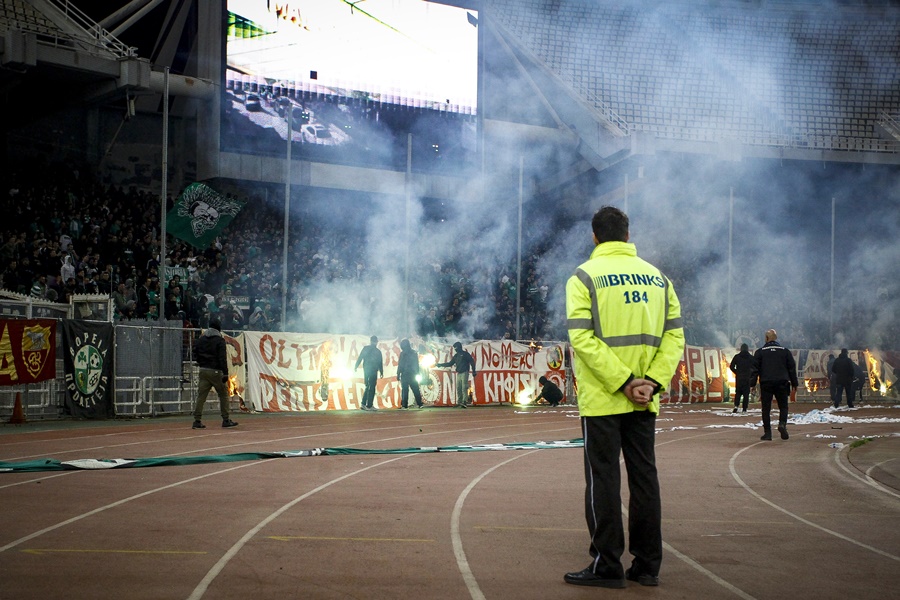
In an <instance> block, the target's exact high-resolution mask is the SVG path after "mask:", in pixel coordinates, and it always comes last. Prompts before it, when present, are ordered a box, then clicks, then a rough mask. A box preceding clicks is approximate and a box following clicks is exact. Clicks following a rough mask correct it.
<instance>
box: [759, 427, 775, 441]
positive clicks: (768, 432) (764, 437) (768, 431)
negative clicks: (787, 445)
mask: <svg viewBox="0 0 900 600" xmlns="http://www.w3.org/2000/svg"><path fill="white" fill-rule="evenodd" d="M759 439H761V440H771V439H772V430H771V429H766V432H765V433H764V434H762V436H761V437H760V438H759Z"/></svg>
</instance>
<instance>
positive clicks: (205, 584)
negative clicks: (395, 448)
mask: <svg viewBox="0 0 900 600" xmlns="http://www.w3.org/2000/svg"><path fill="white" fill-rule="evenodd" d="M410 456H416V455H415V454H404V455H403V456H398V457H396V458H390V459H388V460H384V461H381V462H380V463H378V464H374V465H369V466H368V467H364V468H362V469H357V470H356V471H353V472H352V473H347V474H346V475H341V476H340V477H337V478H335V479H332V480H331V481H329V482H327V483H323V484H322V485H320V486H319V487H317V488H315V489H312V490H310V491H308V492H306V493H305V494H303V495H302V496H298V497H296V498H294V499H293V500H291V501H290V502H288V503H287V504H285V505H284V506H282V507H281V508H279V509H278V510H276V511H275V512H273V513H272V514H270V515H269V516H268V517H266V518H265V519H263V520H262V521H260V522H259V523H257V525H256V527H254V528H253V529H251V530H250V531H248V532H247V533H245V534H244V535H243V537H241V539H239V540H238V541H237V542H235V543H234V545H233V546H232V547H231V548H229V549H228V551H227V552H225V554H223V555H222V558H220V559H219V560H218V561H217V562H216V564H214V565H213V566H212V568H211V569H210V570H209V571H207V573H206V575H205V576H204V577H203V579H201V580H200V583H198V584H197V587H195V588H194V591H193V592H191V595H190V596H188V600H198V599H199V598H202V597H203V594H205V593H206V590H207V589H208V588H209V585H210V584H211V583H212V582H213V580H214V579H215V578H216V577H218V576H219V573H221V572H222V569H224V568H225V566H226V565H227V564H228V563H229V561H231V559H232V558H234V556H235V555H236V554H237V553H238V552H240V550H241V548H243V547H244V546H245V545H246V544H247V542H248V541H250V539H251V538H253V536H255V535H256V534H257V533H259V531H260V530H261V529H262V528H263V527H265V526H266V525H268V524H269V523H271V522H272V521H274V520H275V519H277V518H278V517H280V516H281V515H282V514H284V512H285V511H287V510H288V509H290V508H291V507H292V506H294V505H295V504H297V503H298V502H301V501H303V500H305V499H306V498H309V497H310V496H312V495H313V494H315V493H317V492H320V491H322V490H324V489H325V488H327V487H330V486H332V485H334V484H335V483H339V482H341V481H343V480H345V479H347V478H349V477H353V476H354V475H359V474H360V473H363V472H365V471H368V470H369V469H374V468H376V467H380V466H382V465H386V464H388V463H392V462H394V461H397V460H401V459H404V458H409V457H410Z"/></svg>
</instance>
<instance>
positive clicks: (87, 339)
mask: <svg viewBox="0 0 900 600" xmlns="http://www.w3.org/2000/svg"><path fill="white" fill-rule="evenodd" d="M62 333H63V354H64V355H65V356H64V357H63V364H64V366H65V373H66V408H67V409H68V412H69V414H71V415H72V416H73V417H81V418H85V419H105V418H108V417H114V416H115V414H116V411H115V396H114V395H113V376H112V371H113V356H114V352H113V326H112V324H110V323H92V322H90V321H72V320H66V321H63V322H62Z"/></svg>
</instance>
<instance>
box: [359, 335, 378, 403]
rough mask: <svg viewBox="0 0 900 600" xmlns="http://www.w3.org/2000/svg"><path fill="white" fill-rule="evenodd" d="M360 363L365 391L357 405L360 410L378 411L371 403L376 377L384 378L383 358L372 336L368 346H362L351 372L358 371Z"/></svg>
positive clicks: (374, 337) (376, 382)
mask: <svg viewBox="0 0 900 600" xmlns="http://www.w3.org/2000/svg"><path fill="white" fill-rule="evenodd" d="M360 363H362V366H363V376H364V378H365V379H364V381H365V384H366V389H365V391H364V392H363V397H362V401H361V402H360V404H359V408H360V409H361V410H378V409H377V408H375V405H374V404H373V402H374V401H375V387H376V386H377V385H378V377H379V376H380V377H384V357H383V356H382V354H381V350H379V349H378V338H377V337H376V336H374V335H373V336H372V337H370V338H369V345H368V346H364V347H363V349H362V350H361V351H360V353H359V358H357V359H356V366H354V367H353V370H354V371H356V370H357V369H359V365H360Z"/></svg>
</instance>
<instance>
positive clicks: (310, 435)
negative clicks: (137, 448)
mask: <svg viewBox="0 0 900 600" xmlns="http://www.w3.org/2000/svg"><path fill="white" fill-rule="evenodd" d="M510 420H512V419H502V420H500V419H498V420H497V421H492V422H493V423H503V422H504V421H510ZM475 422H476V423H481V422H483V421H475ZM547 422H548V423H550V422H552V421H547ZM413 424H415V423H413ZM410 426H411V424H409V423H404V424H402V425H391V426H388V427H369V428H366V429H353V430H348V431H326V432H319V433H308V434H303V435H294V436H289V437H281V438H272V439H268V440H250V441H244V442H237V443H233V444H223V445H219V446H206V447H204V448H201V449H196V448H194V449H191V450H186V451H184V452H176V453H172V454H162V455H160V456H161V457H170V456H181V455H184V454H190V453H192V452H209V451H211V450H224V449H226V448H239V447H241V446H249V445H254V444H273V443H276V442H287V441H292V440H301V439H307V438H315V437H322V436H325V435H342V434H356V433H365V432H373V431H389V430H391V429H409V427H410ZM515 426H516V424H515V423H512V424H509V425H495V426H492V427H471V428H468V429H456V430H451V431H446V430H445V431H433V432H429V433H423V434H422V435H423V436H425V435H439V434H441V433H458V432H465V431H477V430H479V429H489V428H493V427H515ZM305 427H313V425H302V426H300V428H301V429H302V428H305ZM279 429H287V428H279ZM244 431H246V430H244ZM255 431H259V430H255ZM263 431H266V430H263ZM241 433H243V432H241V431H231V432H228V433H212V434H210V433H204V434H200V435H196V436H184V437H177V438H163V439H161V440H147V441H140V442H127V443H123V444H112V445H106V446H93V447H90V448H78V449H75V450H60V451H59V452H55V453H54V454H72V453H73V452H87V451H93V450H108V449H110V448H121V447H125V446H133V445H140V444H158V443H162V442H179V441H189V440H191V439H197V438H199V437H200V436H204V437H209V436H221V435H231V436H234V435H239V434H241ZM102 435H117V434H102ZM84 437H88V436H84ZM406 437H409V436H399V437H397V438H384V439H382V440H379V441H389V440H392V439H404V438H406ZM79 439H80V438H79ZM46 456H47V453H46V452H45V453H43V454H32V455H27V456H16V457H10V458H5V459H3V460H6V461H13V460H27V459H35V458H45V457H46Z"/></svg>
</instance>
